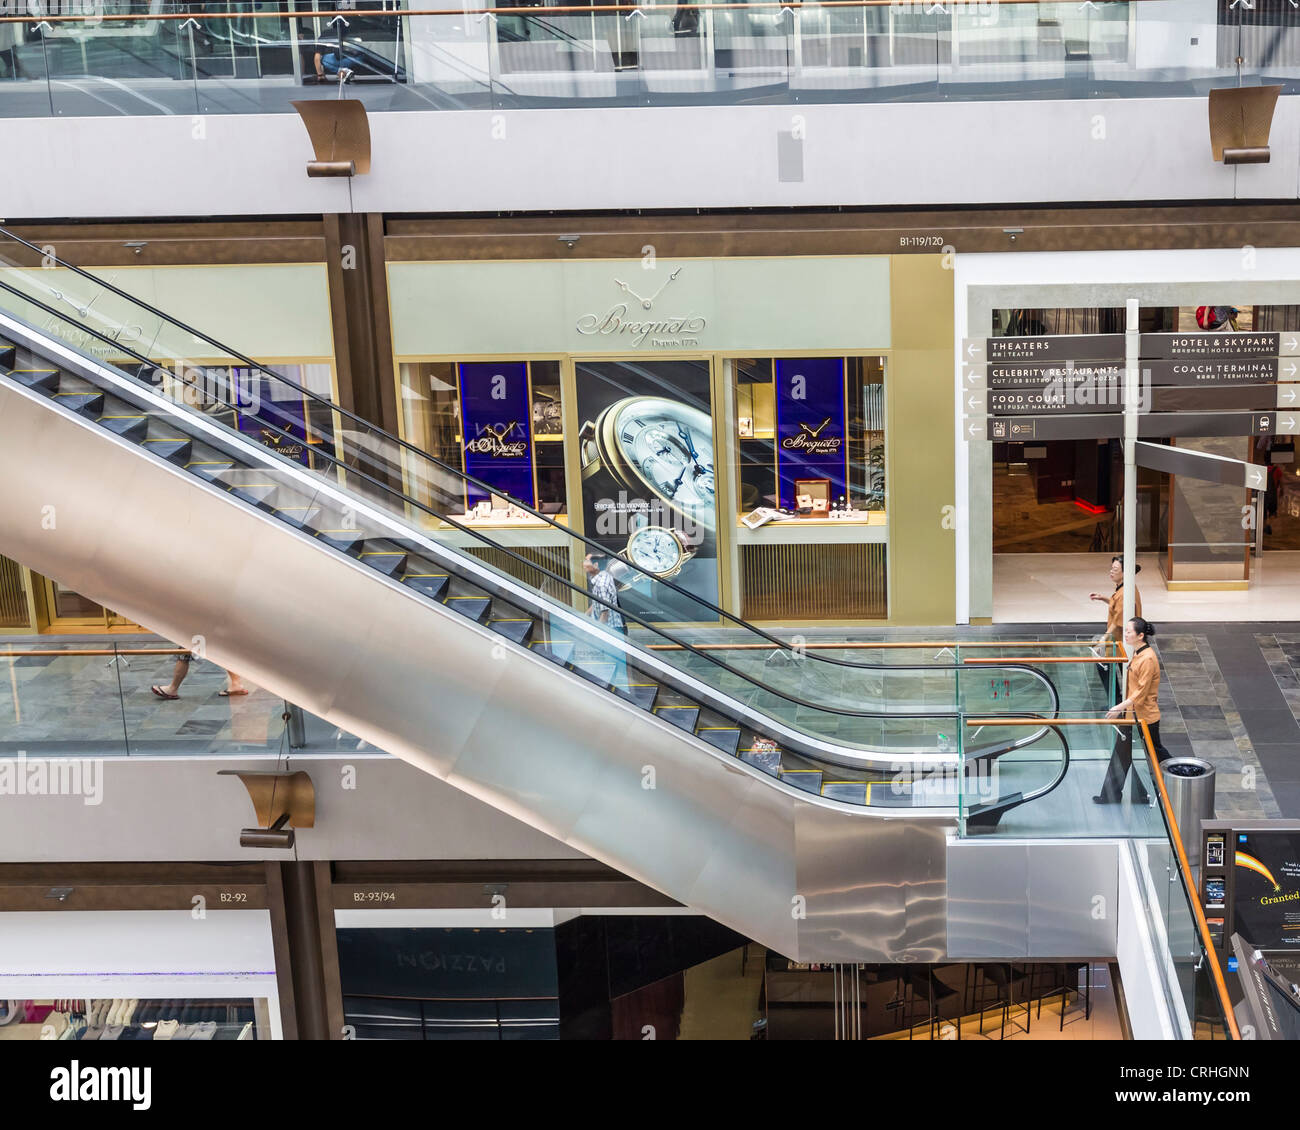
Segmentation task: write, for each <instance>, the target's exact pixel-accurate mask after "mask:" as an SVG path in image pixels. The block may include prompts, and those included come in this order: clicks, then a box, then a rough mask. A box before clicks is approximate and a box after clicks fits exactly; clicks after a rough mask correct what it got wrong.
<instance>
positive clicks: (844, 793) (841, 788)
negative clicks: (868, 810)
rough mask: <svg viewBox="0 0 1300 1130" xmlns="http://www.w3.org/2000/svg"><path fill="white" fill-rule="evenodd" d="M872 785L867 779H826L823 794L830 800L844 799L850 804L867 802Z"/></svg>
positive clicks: (823, 783) (823, 784)
mask: <svg viewBox="0 0 1300 1130" xmlns="http://www.w3.org/2000/svg"><path fill="white" fill-rule="evenodd" d="M870 795H871V786H870V785H869V784H868V783H867V782H866V781H824V782H822V796H824V797H826V798H827V799H828V800H843V801H847V802H848V803H849V804H866V803H867V797H869V796H870Z"/></svg>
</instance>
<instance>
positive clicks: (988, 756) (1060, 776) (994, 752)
mask: <svg viewBox="0 0 1300 1130" xmlns="http://www.w3.org/2000/svg"><path fill="white" fill-rule="evenodd" d="M1008 717H1011V718H1040V719H1042V720H1043V727H1042V728H1041V729H1039V730H1035V731H1034V740H1035V741H1037V740H1038V738H1039V736H1041V735H1042V734H1044V733H1046V732H1047V731H1048V730H1051V731H1052V733H1054V734H1055V735H1056V736H1057V737H1058V738H1060V739H1061V771H1060V772H1059V773H1057V775H1056V777H1055V779H1054V780H1052V781H1050V782H1048V784H1046V785H1044V786H1043V787H1042V788H1039V789H1035V790H1034V791H1033V792H1031V793H1026V794H1025V795H1024V796H1023V797H1021V799H1020V800H1018V801H1016V803H1015V804H1012V805H1009V806H1008V807H1007V811H1008V812H1010V811H1011V809H1013V808H1019V807H1020V806H1021V805H1022V804H1028V803H1029V802H1030V801H1031V800H1038V798H1039V797H1044V796H1046V795H1047V794H1048V793H1050V792H1052V791H1053V790H1054V789H1055V788H1056V787H1057V786H1058V785H1060V783H1061V782H1062V781H1064V780H1065V775H1066V773H1068V772H1069V771H1070V743H1069V740H1068V739H1067V738H1066V736H1065V733H1064V731H1063V730H1062V729H1061V727H1060V726H1058V725H1055V724H1054V721H1053V720H1051V719H1046V718H1043V716H1042V715H1041V714H1036V713H1032V712H1031V713H1024V714H1012V715H1008ZM1022 744H1026V743H1022ZM1015 748H1016V747H1014V746H1012V747H1011V748H1008V749H1002V750H999V749H990V750H982V751H980V752H978V753H966V754H965V755H964V760H965V762H966V763H967V764H969V763H970V762H972V761H996V760H997V759H998V758H999V757H1002V756H1003V755H1004V754H1008V753H1012V752H1014V750H1015ZM992 804H997V801H993V802H992Z"/></svg>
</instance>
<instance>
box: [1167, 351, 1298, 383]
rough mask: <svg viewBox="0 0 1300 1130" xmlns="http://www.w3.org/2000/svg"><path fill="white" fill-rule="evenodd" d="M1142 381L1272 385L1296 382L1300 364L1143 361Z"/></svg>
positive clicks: (1258, 360) (1273, 359)
mask: <svg viewBox="0 0 1300 1130" xmlns="http://www.w3.org/2000/svg"><path fill="white" fill-rule="evenodd" d="M1141 369H1142V379H1143V380H1144V381H1149V382H1150V383H1151V384H1153V385H1234V384H1243V385H1251V384H1269V383H1271V382H1273V381H1276V380H1278V378H1279V377H1280V378H1281V379H1283V380H1288V381H1289V380H1295V379H1296V378H1297V376H1300V366H1297V364H1296V362H1294V361H1289V362H1279V361H1278V359H1277V358H1276V357H1247V358H1243V359H1241V360H1238V361H1211V360H1208V359H1196V358H1190V359H1188V360H1185V361H1143V362H1142V363H1141Z"/></svg>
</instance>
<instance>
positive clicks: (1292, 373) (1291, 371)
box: [1282, 361, 1295, 377]
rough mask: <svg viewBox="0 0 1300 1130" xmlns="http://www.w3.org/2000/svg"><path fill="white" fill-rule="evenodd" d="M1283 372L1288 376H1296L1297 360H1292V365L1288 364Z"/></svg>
mask: <svg viewBox="0 0 1300 1130" xmlns="http://www.w3.org/2000/svg"><path fill="white" fill-rule="evenodd" d="M1282 372H1284V373H1285V374H1286V375H1287V376H1288V377H1294V376H1295V362H1294V361H1292V362H1291V364H1290V365H1288V366H1287V367H1286V368H1285V369H1283V370H1282Z"/></svg>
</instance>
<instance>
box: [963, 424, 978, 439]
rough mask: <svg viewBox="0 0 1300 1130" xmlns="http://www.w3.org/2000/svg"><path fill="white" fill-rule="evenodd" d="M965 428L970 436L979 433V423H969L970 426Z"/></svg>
mask: <svg viewBox="0 0 1300 1130" xmlns="http://www.w3.org/2000/svg"><path fill="white" fill-rule="evenodd" d="M966 430H967V431H968V432H969V433H970V434H971V435H972V436H976V435H978V434H979V425H978V424H971V426H970V427H969V428H967V429H966Z"/></svg>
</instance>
